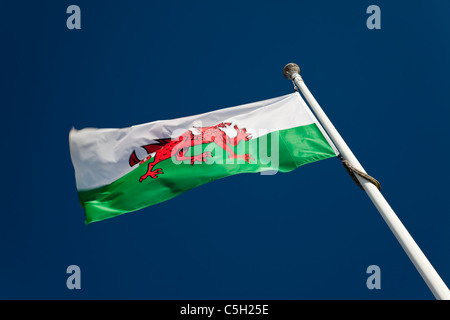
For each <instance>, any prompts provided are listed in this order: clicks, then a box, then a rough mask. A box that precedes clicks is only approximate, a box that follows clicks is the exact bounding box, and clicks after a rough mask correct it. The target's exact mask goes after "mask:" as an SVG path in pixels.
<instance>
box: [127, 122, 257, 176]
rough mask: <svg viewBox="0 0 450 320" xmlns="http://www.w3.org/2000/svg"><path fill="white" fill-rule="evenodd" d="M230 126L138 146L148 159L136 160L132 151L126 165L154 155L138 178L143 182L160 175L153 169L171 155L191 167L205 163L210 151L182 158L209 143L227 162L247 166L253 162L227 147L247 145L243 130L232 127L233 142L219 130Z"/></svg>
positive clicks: (246, 135)
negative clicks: (240, 160)
mask: <svg viewBox="0 0 450 320" xmlns="http://www.w3.org/2000/svg"><path fill="white" fill-rule="evenodd" d="M230 125H231V123H229V122H225V123H224V122H222V123H219V124H217V125H215V126H212V127H194V128H195V129H196V130H197V131H198V132H200V133H199V134H194V133H193V132H192V131H191V130H188V131H186V132H185V133H183V134H182V135H181V136H179V137H178V138H175V139H170V138H169V139H156V141H158V142H157V143H153V144H148V145H145V146H142V147H143V148H144V149H145V150H146V151H147V153H148V156H146V157H145V158H144V159H142V160H139V158H138V157H137V155H136V152H135V151H133V153H132V154H131V156H130V159H129V164H130V166H131V167H133V166H135V165H136V164H138V163H139V164H142V163H144V162H146V161H147V160H149V159H150V158H151V155H150V154H151V153H155V156H154V161H153V162H149V163H148V169H147V173H146V174H144V175H143V176H141V177H140V179H139V182H142V181H144V180H145V179H147V178H148V177H151V178H152V179H155V178H157V177H158V175H159V174H163V173H164V172H163V171H162V169H161V168H158V169H154V168H155V166H156V165H157V164H158V163H159V162H161V161H164V160H167V159H169V158H171V157H172V156H173V155H174V156H176V159H177V160H178V161H183V160H191V165H193V164H194V163H195V162H196V161H197V162H206V160H207V158H211V157H212V155H211V152H210V151H206V152H203V153H202V154H199V155H194V156H186V155H185V153H186V151H187V150H189V148H190V147H192V146H194V145H201V144H208V143H212V142H214V143H215V144H216V145H218V146H219V147H221V148H222V149H224V150H225V151H227V152H228V154H229V155H228V157H229V158H232V159H243V160H245V161H246V162H248V163H250V160H255V159H253V158H252V157H251V156H250V155H249V154H243V155H239V154H236V153H234V151H233V150H232V149H231V148H230V146H237V145H238V144H239V142H241V141H242V140H244V141H248V140H250V139H251V138H252V137H251V135H250V134H249V133H247V129H245V128H243V129H239V128H238V126H237V125H235V126H234V129H235V130H236V132H237V135H236V137H234V138H230V137H229V136H228V135H227V134H226V133H225V131H223V130H221V129H219V128H226V127H228V126H230Z"/></svg>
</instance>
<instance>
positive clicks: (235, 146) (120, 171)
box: [69, 93, 337, 223]
mask: <svg viewBox="0 0 450 320" xmlns="http://www.w3.org/2000/svg"><path fill="white" fill-rule="evenodd" d="M69 144H70V154H71V158H72V163H73V166H74V168H75V178H76V186H77V190H78V195H79V199H80V202H81V205H82V206H83V208H84V210H85V213H86V223H91V222H95V221H100V220H104V219H107V218H111V217H115V216H117V215H120V214H123V213H127V212H132V211H136V210H139V209H142V208H145V207H148V206H151V205H154V204H157V203H160V202H163V201H166V200H169V199H171V198H173V197H175V196H177V195H179V194H181V193H183V192H185V191H188V190H189V189H192V188H195V187H197V186H200V185H202V184H205V183H207V182H210V181H213V180H216V179H219V178H224V177H227V176H231V175H235V174H238V173H251V172H253V173H256V172H260V173H261V174H274V173H276V172H288V171H291V170H294V169H295V168H298V167H299V166H301V165H304V164H307V163H310V162H314V161H318V160H322V159H327V158H330V157H334V156H336V155H337V150H336V148H335V147H334V145H333V144H332V142H331V140H330V139H329V138H328V136H327V135H326V133H325V132H324V131H323V129H322V128H321V126H320V124H319V123H318V121H317V119H316V118H315V116H314V115H313V114H312V112H311V111H310V110H309V108H308V106H307V105H306V103H305V102H304V101H303V99H302V98H301V96H300V95H299V94H298V93H292V94H288V95H284V96H281V97H277V98H273V99H269V100H264V101H259V102H254V103H250V104H245V105H241V106H237V107H231V108H226V109H221V110H216V111H212V112H208V113H203V114H199V115H194V116H189V117H184V118H179V119H173V120H165V121H154V122H150V123H146V124H141V125H136V126H132V127H128V128H123V129H93V128H87V129H82V130H76V129H72V130H71V131H70V134H69ZM206 192H207V191H206Z"/></svg>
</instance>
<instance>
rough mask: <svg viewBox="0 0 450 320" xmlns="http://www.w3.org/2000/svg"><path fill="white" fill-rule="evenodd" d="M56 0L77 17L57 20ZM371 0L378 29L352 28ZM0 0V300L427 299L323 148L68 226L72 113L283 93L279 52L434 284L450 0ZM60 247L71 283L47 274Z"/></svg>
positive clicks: (102, 119) (448, 219)
mask: <svg viewBox="0 0 450 320" xmlns="http://www.w3.org/2000/svg"><path fill="white" fill-rule="evenodd" d="M72 4H76V5H78V6H79V7H80V9H81V30H68V29H67V27H66V19H67V18H68V16H69V15H68V14H66V9H67V7H68V6H69V5H72ZM371 4H376V5H378V6H379V7H380V9H381V29H380V30H369V29H368V28H367V27H366V20H367V18H368V17H369V15H368V14H367V13H366V9H367V7H368V6H369V5H371ZM1 8H2V11H3V12H4V13H5V14H4V15H3V16H2V19H1V20H0V33H1V38H2V41H3V46H2V50H1V56H2V59H1V60H0V61H1V62H0V65H1V70H2V71H1V73H0V79H1V86H0V87H1V106H2V110H3V113H2V115H3V116H2V119H3V121H2V126H0V132H1V135H2V137H3V139H2V146H3V148H2V157H0V162H1V165H2V167H3V168H4V170H3V172H2V182H3V183H2V185H3V192H2V193H1V194H2V199H1V200H2V210H1V213H0V216H1V223H0V240H1V241H0V254H1V257H2V259H1V262H0V298H1V299H11V298H13V299H80V298H82V299H133V298H138V299H433V295H432V294H431V292H430V291H429V289H428V288H427V286H426V284H425V283H424V281H423V280H422V278H421V277H420V275H419V274H418V272H417V271H416V270H415V268H414V266H413V264H412V263H411V262H410V260H409V259H408V257H407V256H406V254H405V253H404V251H403V250H402V248H401V247H400V245H399V244H398V242H397V240H396V239H395V237H394V236H393V235H392V233H391V232H390V230H389V228H388V227H387V225H386V224H385V222H384V221H383V219H382V218H381V216H380V214H379V213H378V212H377V211H376V209H375V207H374V206H373V205H372V203H371V202H370V200H369V198H368V197H367V196H366V195H365V194H364V192H362V191H361V190H360V189H358V187H357V186H356V185H354V183H353V182H352V180H351V179H350V178H349V177H348V175H347V173H346V172H345V170H344V169H343V167H342V165H341V164H340V162H339V161H338V159H328V160H324V161H321V162H318V163H314V164H310V165H307V166H304V167H301V168H299V169H297V170H295V171H293V172H291V173H285V174H282V173H279V174H277V175H274V176H261V175H258V174H246V175H238V176H233V177H229V178H225V179H222V180H218V181H215V182H212V183H210V184H207V185H204V186H201V187H199V188H197V189H194V190H191V191H189V192H186V193H185V194H182V195H180V196H179V197H177V198H175V199H172V200H170V201H167V202H164V203H162V204H159V205H156V206H153V207H149V208H146V209H143V210H141V211H139V212H136V213H130V214H126V215H122V216H120V217H117V218H114V219H110V220H107V221H103V222H99V223H94V224H92V225H88V226H86V225H85V224H84V214H83V211H82V208H81V206H80V205H79V202H78V197H77V192H76V188H75V178H74V171H73V167H72V164H71V161H70V153H69V145H68V134H69V130H70V129H71V128H72V127H75V128H78V129H81V128H85V127H97V128H121V127H127V126H130V125H135V124H140V123H145V122H150V121H155V120H163V119H171V118H178V117H182V116H188V115H193V114H198V113H203V112H207V111H211V110H215V109H220V108H225V107H230V106H235V105H239V104H243V103H248V102H253V101H258V100H263V99H268V98H272V97H276V96H280V95H284V94H288V93H290V92H292V90H293V89H292V84H291V83H290V82H289V81H287V80H286V79H284V77H283V75H282V69H283V67H284V65H285V64H286V63H288V62H296V63H297V64H299V65H300V67H301V69H302V76H303V78H304V79H305V81H306V83H307V85H308V87H309V89H310V90H311V91H312V93H313V94H314V96H315V98H316V99H317V100H318V102H319V103H320V104H321V106H322V107H323V109H324V110H325V112H326V113H327V114H328V116H329V118H330V119H331V121H332V122H333V123H334V125H335V126H336V127H337V129H338V130H339V132H340V133H341V135H342V136H343V138H344V139H345V140H346V142H347V143H348V145H349V146H350V148H351V149H352V150H353V152H354V153H355V155H356V156H357V158H358V159H359V161H360V162H361V163H362V165H363V166H364V167H365V169H366V170H367V171H368V172H369V173H370V174H372V175H373V176H374V177H376V178H377V179H378V180H379V181H380V182H381V185H382V193H383V194H384V195H385V197H386V199H387V200H388V201H389V202H390V204H391V206H392V208H393V209H394V210H395V211H396V213H397V215H398V216H399V218H400V219H401V220H402V222H403V223H404V225H405V226H406V228H407V229H408V230H409V231H410V233H411V235H412V236H413V237H414V239H415V240H416V242H417V243H418V244H419V246H420V247H421V248H422V250H423V251H424V253H425V254H426V255H427V257H428V258H429V260H430V261H431V263H432V264H433V266H434V267H435V268H436V270H437V271H438V273H439V274H440V275H441V277H442V278H443V280H444V281H445V282H446V283H450V257H449V255H448V248H449V246H450V238H449V235H448V230H449V226H450V215H449V209H450V207H449V202H448V195H447V194H448V184H447V183H446V181H448V180H449V178H450V174H449V172H448V170H445V168H446V166H447V165H448V158H449V155H450V151H449V150H450V148H449V138H450V135H449V133H448V127H449V124H450V120H449V119H450V118H449V116H450V108H449V104H450V96H449V93H448V92H449V91H448V74H449V72H450V64H449V59H448V57H449V56H450V55H449V53H450V52H449V51H450V42H449V41H448V39H449V36H450V28H449V26H448V23H447V22H446V21H447V20H446V19H447V16H446V13H447V12H449V9H450V4H448V3H446V2H444V1H435V0H433V1H415V2H414V3H411V2H409V1H395V3H394V2H393V1H375V2H372V1H370V2H369V1H345V2H342V1H340V2H337V1H270V2H264V1H245V2H242V1H227V2H218V1H188V2H186V1H183V2H181V1H180V2H167V1H164V2H161V1H133V2H130V1H114V2H111V1H98V0H96V1H78V0H77V1H75V2H67V1H58V2H57V3H56V2H55V1H28V2H20V3H16V2H9V3H7V2H6V1H2V2H1ZM242 194H245V195H242ZM218 196H219V197H223V198H224V199H228V200H227V201H221V203H220V205H219V204H218V201H217V198H218ZM74 264H75V265H78V266H79V267H80V269H81V287H82V288H81V290H68V289H67V287H66V279H67V277H68V274H66V268H67V267H68V266H69V265H74ZM370 265H377V266H379V267H380V270H381V289H380V290H369V289H368V288H367V287H366V280H367V277H368V276H369V275H368V274H367V273H366V269H367V267H368V266H370Z"/></svg>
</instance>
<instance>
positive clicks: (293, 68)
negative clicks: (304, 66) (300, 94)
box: [283, 62, 300, 80]
mask: <svg viewBox="0 0 450 320" xmlns="http://www.w3.org/2000/svg"><path fill="white" fill-rule="evenodd" d="M295 74H297V75H300V67H299V66H298V65H297V64H295V63H292V62H291V63H288V64H287V65H285V66H284V68H283V75H284V77H285V78H286V79H289V80H294V78H295Z"/></svg>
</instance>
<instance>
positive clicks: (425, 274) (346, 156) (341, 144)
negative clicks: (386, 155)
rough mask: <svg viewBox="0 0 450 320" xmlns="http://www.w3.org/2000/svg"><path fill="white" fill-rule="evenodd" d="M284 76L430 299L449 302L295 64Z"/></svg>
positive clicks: (446, 291) (436, 276)
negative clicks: (349, 169) (347, 167)
mask: <svg viewBox="0 0 450 320" xmlns="http://www.w3.org/2000/svg"><path fill="white" fill-rule="evenodd" d="M283 74H284V76H285V77H286V78H287V79H289V80H292V81H293V82H294V83H295V85H296V86H297V87H298V88H299V89H300V91H301V92H302V94H303V96H304V97H305V98H306V100H307V101H308V103H309V105H310V107H311V109H312V111H313V112H314V113H315V115H316V117H317V119H318V120H319V122H320V123H321V124H322V126H323V128H324V129H325V131H326V132H327V133H328V136H329V137H330V138H331V140H332V141H333V143H334V145H335V146H336V148H337V149H338V150H339V152H340V155H341V156H342V158H343V160H344V161H346V162H348V163H349V164H350V165H351V167H353V168H355V170H354V171H355V172H356V173H358V172H361V173H362V174H355V176H356V178H357V179H358V181H359V184H360V185H361V187H362V188H363V189H364V191H366V193H367V195H368V196H369V198H370V200H372V202H373V204H374V205H375V207H376V208H377V209H378V211H379V212H380V214H381V216H382V217H383V219H384V221H385V222H386V223H387V225H388V226H389V228H390V229H391V231H392V233H393V234H394V235H395V237H396V238H397V240H398V242H399V243H400V245H401V246H402V248H403V250H405V252H406V254H407V255H408V257H409V258H410V259H411V261H412V263H413V264H414V266H415V267H416V269H417V271H419V273H420V275H421V276H422V278H423V279H424V280H425V282H426V284H427V285H428V287H429V288H430V290H431V292H432V293H433V295H434V296H435V297H436V299H439V300H450V291H449V289H448V288H447V286H446V284H445V283H444V281H443V280H442V279H441V277H440V276H439V274H438V273H437V272H436V270H435V269H434V268H433V266H432V265H431V263H430V262H429V261H428V259H427V257H426V256H425V255H424V253H423V252H422V250H421V249H420V248H419V246H418V245H417V243H416V242H415V241H414V239H413V238H412V237H411V235H410V234H409V232H408V230H407V229H406V228H405V226H404V225H403V224H402V222H401V221H400V219H399V218H398V217H397V215H396V214H395V212H394V210H392V208H391V206H390V205H389V203H388V202H387V201H386V199H385V198H384V197H383V195H382V194H381V192H380V190H379V189H378V188H377V186H376V185H375V184H374V183H373V181H372V182H371V181H370V179H368V178H367V176H366V178H364V176H365V174H366V172H365V170H364V168H363V167H362V166H361V164H360V163H359V161H358V159H356V157H355V155H354V154H353V152H352V151H351V150H350V148H349V147H348V146H347V144H346V143H345V141H344V140H343V139H342V137H341V135H340V134H339V132H338V131H337V130H336V128H335V127H334V125H333V124H332V123H331V121H330V119H328V117H327V115H326V114H325V112H324V111H323V110H322V108H321V107H320V105H319V103H318V102H317V101H316V99H315V98H314V96H313V95H312V94H311V92H310V91H309V89H308V87H307V86H306V84H305V82H304V81H303V79H302V77H301V76H300V68H299V67H298V65H297V64H295V63H289V64H287V65H286V66H285V67H284V69H283Z"/></svg>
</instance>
